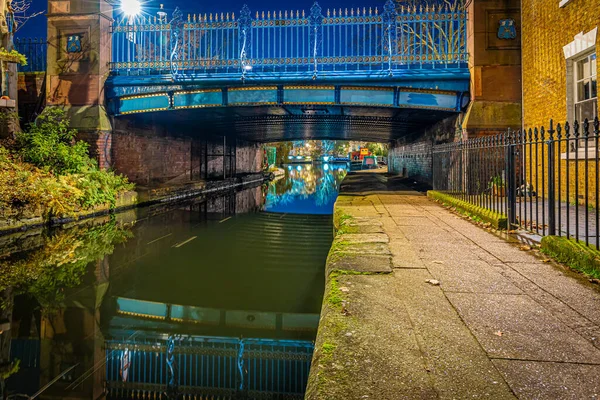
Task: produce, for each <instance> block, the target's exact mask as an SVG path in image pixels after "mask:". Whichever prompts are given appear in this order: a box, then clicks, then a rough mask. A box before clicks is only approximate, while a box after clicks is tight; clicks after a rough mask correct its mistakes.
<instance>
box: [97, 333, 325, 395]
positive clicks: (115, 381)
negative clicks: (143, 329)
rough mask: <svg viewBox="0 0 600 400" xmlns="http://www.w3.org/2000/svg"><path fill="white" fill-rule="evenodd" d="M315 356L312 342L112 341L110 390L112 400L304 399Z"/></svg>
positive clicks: (108, 359) (221, 339)
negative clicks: (173, 396)
mask: <svg viewBox="0 0 600 400" xmlns="http://www.w3.org/2000/svg"><path fill="white" fill-rule="evenodd" d="M169 344H172V345H173V347H172V351H169ZM312 352H313V344H312V343H311V342H305V341H292V340H269V339H235V338H226V337H192V336H185V337H177V338H174V337H169V338H166V337H158V338H153V339H152V338H146V339H142V340H135V341H134V340H120V341H108V342H106V389H107V392H108V398H112V399H116V398H133V397H135V395H136V394H138V395H139V394H140V393H143V394H144V398H154V396H156V395H159V396H160V395H161V394H163V393H169V392H172V393H178V395H183V396H184V398H196V396H200V398H205V397H206V398H208V397H209V396H213V397H214V398H220V399H271V398H286V399H302V398H304V388H305V386H306V382H307V380H308V372H309V369H310V363H311V359H312ZM171 357H172V358H171ZM171 360H172V362H170V361H171ZM127 363H129V367H128V369H127V371H126V378H125V379H124V373H123V368H122V366H123V365H127ZM169 364H171V365H176V368H174V369H171V368H170V366H169ZM213 397H211V398H213Z"/></svg>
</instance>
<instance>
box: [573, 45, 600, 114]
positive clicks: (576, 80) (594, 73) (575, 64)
mask: <svg viewBox="0 0 600 400" xmlns="http://www.w3.org/2000/svg"><path fill="white" fill-rule="evenodd" d="M592 56H595V59H596V63H597V62H598V57H597V54H596V52H595V51H592V52H589V53H587V54H585V55H583V56H581V57H579V58H578V59H577V60H574V61H573V68H574V71H573V79H574V82H573V110H574V114H575V120H577V121H578V122H579V123H580V124H581V123H583V121H584V119H583V118H581V117H579V115H578V113H577V106H578V105H580V104H583V103H586V102H595V103H596V107H595V108H594V111H595V114H597V113H598V89H597V86H596V97H590V98H589V99H584V100H579V83H580V82H583V81H585V80H589V82H590V96H591V90H592V87H591V82H592V78H594V77H595V78H596V82H598V67H596V69H595V70H593V71H591V73H590V76H589V77H588V78H582V79H579V76H577V74H578V64H579V63H582V62H584V61H585V60H587V59H590V57H592ZM590 67H591V60H590ZM594 100H595V101H594ZM596 116H597V115H594V117H596Z"/></svg>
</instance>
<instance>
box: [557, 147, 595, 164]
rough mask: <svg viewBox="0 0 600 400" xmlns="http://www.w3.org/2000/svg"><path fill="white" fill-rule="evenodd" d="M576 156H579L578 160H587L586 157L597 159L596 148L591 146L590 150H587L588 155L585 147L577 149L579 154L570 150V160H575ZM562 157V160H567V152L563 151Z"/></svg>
mask: <svg viewBox="0 0 600 400" xmlns="http://www.w3.org/2000/svg"><path fill="white" fill-rule="evenodd" d="M575 157H577V159H578V160H585V159H586V158H587V159H588V160H589V159H591V160H595V159H596V148H595V147H589V148H588V151H587V155H586V154H585V149H578V150H577V154H575V152H574V151H571V152H569V161H575ZM560 159H561V160H566V159H567V153H561V154H560Z"/></svg>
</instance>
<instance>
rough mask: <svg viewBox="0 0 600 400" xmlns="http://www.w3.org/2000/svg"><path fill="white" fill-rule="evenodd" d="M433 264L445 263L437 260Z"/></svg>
mask: <svg viewBox="0 0 600 400" xmlns="http://www.w3.org/2000/svg"><path fill="white" fill-rule="evenodd" d="M432 263H434V264H443V263H444V262H443V261H439V260H435V261H432Z"/></svg>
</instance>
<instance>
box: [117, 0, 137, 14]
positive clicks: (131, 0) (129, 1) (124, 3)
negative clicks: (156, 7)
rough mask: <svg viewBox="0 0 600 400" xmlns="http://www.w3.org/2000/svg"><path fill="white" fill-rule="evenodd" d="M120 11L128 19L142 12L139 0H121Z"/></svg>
mask: <svg viewBox="0 0 600 400" xmlns="http://www.w3.org/2000/svg"><path fill="white" fill-rule="evenodd" d="M121 11H123V13H124V14H125V15H127V16H128V17H135V16H137V15H139V14H141V12H142V3H140V0H121Z"/></svg>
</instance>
